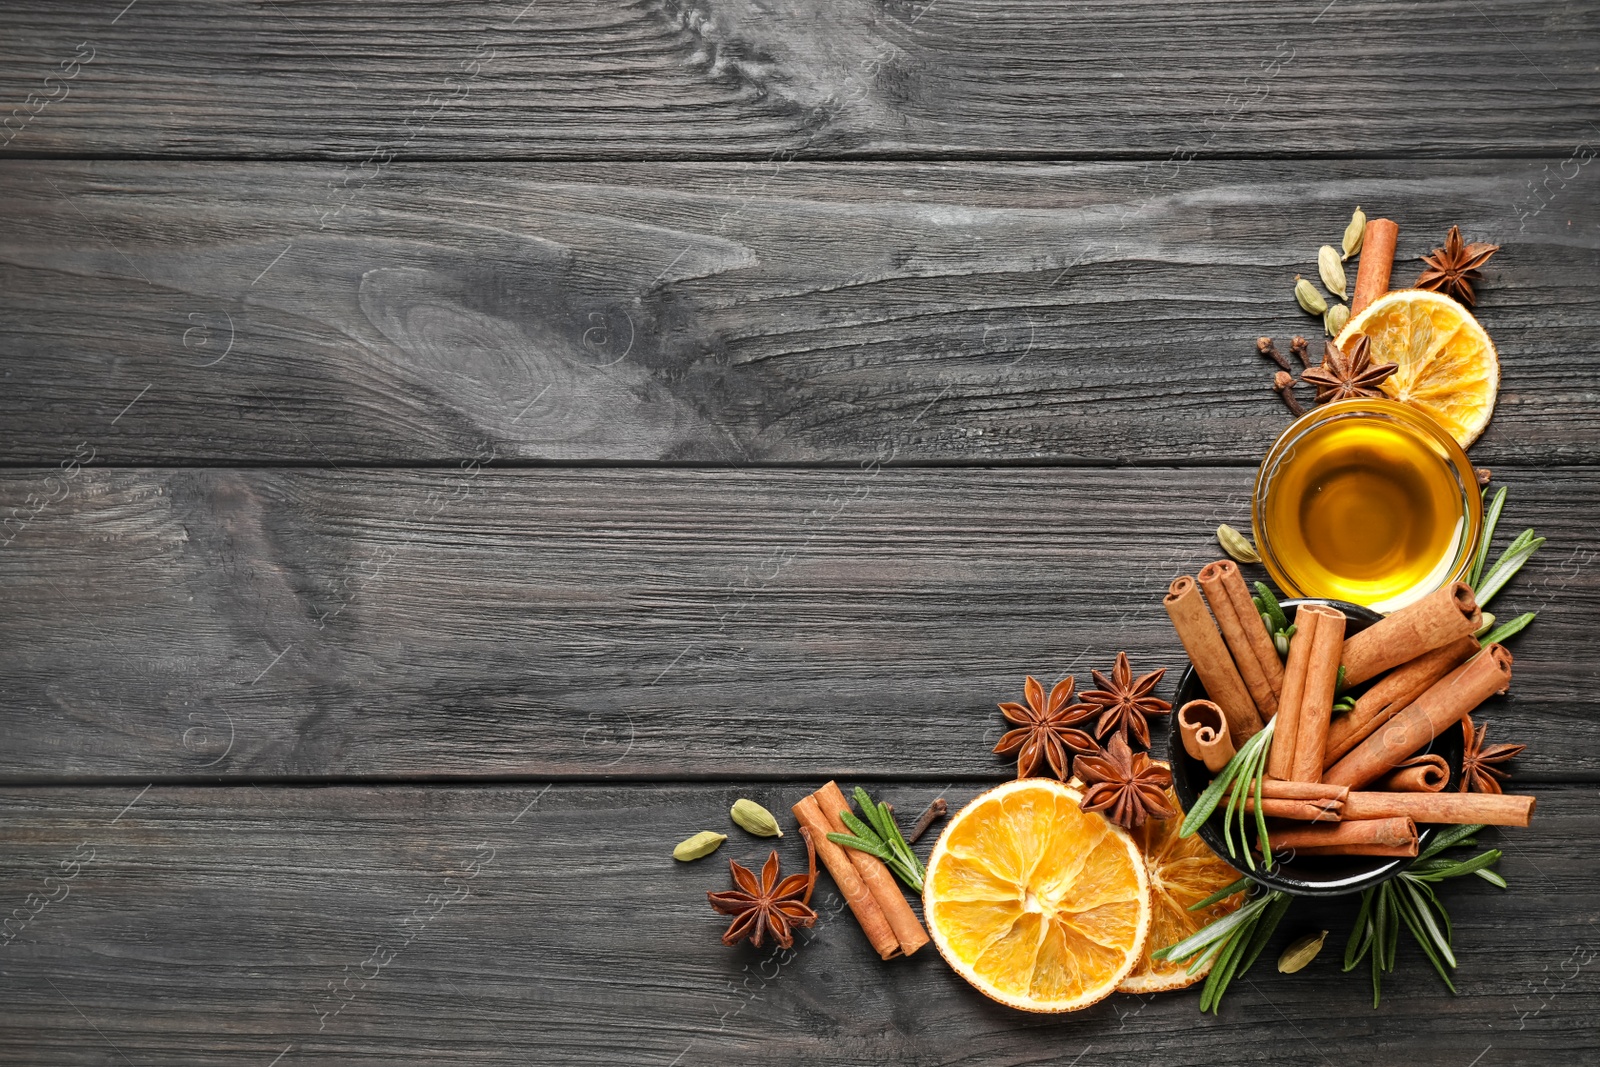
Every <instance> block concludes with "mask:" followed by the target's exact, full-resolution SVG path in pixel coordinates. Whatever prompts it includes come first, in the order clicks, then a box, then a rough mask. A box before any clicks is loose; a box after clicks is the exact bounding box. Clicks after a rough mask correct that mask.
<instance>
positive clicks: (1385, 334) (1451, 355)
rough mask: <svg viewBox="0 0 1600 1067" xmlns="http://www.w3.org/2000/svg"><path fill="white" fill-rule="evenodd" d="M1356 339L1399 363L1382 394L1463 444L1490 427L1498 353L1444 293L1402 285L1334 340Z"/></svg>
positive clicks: (1375, 356)
mask: <svg viewBox="0 0 1600 1067" xmlns="http://www.w3.org/2000/svg"><path fill="white" fill-rule="evenodd" d="M1360 336H1365V337H1366V338H1367V339H1368V340H1369V341H1370V342H1371V345H1372V347H1371V348H1370V350H1369V355H1371V357H1372V362H1374V363H1397V364H1399V366H1400V369H1399V370H1398V371H1396V372H1395V373H1394V375H1393V376H1392V377H1391V378H1389V380H1388V381H1386V382H1384V383H1383V385H1382V387H1381V388H1382V389H1383V391H1384V392H1385V393H1387V394H1388V395H1389V396H1391V397H1393V398H1394V399H1396V400H1398V401H1400V402H1401V403H1403V404H1410V405H1411V406H1412V407H1414V408H1420V409H1421V410H1423V411H1425V412H1427V413H1428V414H1429V415H1431V416H1433V418H1434V419H1435V421H1437V422H1438V423H1439V424H1440V425H1441V426H1443V427H1444V428H1445V429H1446V430H1448V431H1449V432H1450V436H1452V437H1454V438H1455V439H1456V443H1457V444H1459V445H1460V446H1461V447H1462V448H1466V447H1467V446H1468V445H1470V444H1472V442H1474V441H1476V440H1477V439H1478V436H1479V435H1480V434H1482V433H1483V430H1484V427H1486V426H1488V425H1489V416H1491V415H1493V414H1494V400H1495V396H1496V394H1498V393H1499V391H1500V357H1499V355H1498V354H1497V353H1496V352H1495V348H1494V342H1493V341H1491V340H1489V335H1488V334H1487V333H1485V332H1484V329H1483V327H1482V326H1480V325H1478V320H1477V319H1475V318H1473V317H1472V312H1470V311H1468V310H1467V309H1466V308H1465V307H1463V306H1462V305H1461V304H1459V303H1457V302H1456V301H1455V300H1452V299H1451V298H1450V297H1448V296H1445V295H1443V294H1442V293H1430V292H1427V291H1426V290H1422V289H1401V290H1398V291H1396V292H1393V293H1389V294H1387V295H1385V296H1380V297H1379V298H1378V299H1376V300H1374V301H1373V302H1372V303H1371V305H1369V306H1368V307H1367V308H1366V309H1364V310H1363V311H1362V312H1361V314H1359V315H1357V316H1356V317H1355V318H1353V319H1351V320H1350V322H1349V323H1348V324H1347V325H1346V326H1345V328H1344V329H1343V330H1341V331H1340V332H1339V338H1338V345H1339V347H1340V348H1344V347H1345V345H1346V343H1347V342H1349V341H1352V340H1354V339H1355V338H1356V337H1360Z"/></svg>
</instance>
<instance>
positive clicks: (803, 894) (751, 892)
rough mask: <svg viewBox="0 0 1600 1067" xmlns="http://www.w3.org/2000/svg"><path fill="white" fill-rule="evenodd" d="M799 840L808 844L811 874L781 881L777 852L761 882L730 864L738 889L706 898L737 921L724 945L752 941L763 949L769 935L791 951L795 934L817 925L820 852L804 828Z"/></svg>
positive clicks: (728, 933)
mask: <svg viewBox="0 0 1600 1067" xmlns="http://www.w3.org/2000/svg"><path fill="white" fill-rule="evenodd" d="M800 836H801V837H803V838H805V842H806V854H807V856H808V858H809V863H810V868H811V869H810V871H809V873H806V874H791V875H790V876H789V877H787V878H785V879H783V880H782V881H779V880H778V850H777V849H773V850H772V855H770V856H768V857H767V862H766V865H765V866H763V867H762V868H761V881H760V882H757V881H756V876H755V875H753V874H751V873H750V871H749V870H748V869H747V868H745V867H742V866H740V865H739V864H738V862H736V861H734V860H729V861H728V869H729V871H730V872H731V873H732V874H733V882H734V885H736V886H737V887H738V888H737V889H730V890H727V891H725V892H722V893H707V894H706V898H707V899H708V900H710V901H711V906H712V907H713V908H715V909H716V910H717V911H719V912H721V913H722V914H724V915H732V916H733V917H734V918H733V922H731V923H729V924H728V930H727V932H726V933H724V934H723V935H722V943H723V944H724V945H736V944H738V943H739V942H740V941H741V940H742V939H744V938H749V939H750V943H751V944H752V945H754V946H755V947H756V948H760V947H761V942H762V941H763V940H764V939H765V938H766V935H767V934H768V933H771V934H772V939H773V940H774V941H776V942H777V943H778V944H779V945H780V946H781V947H783V948H792V947H794V931H795V930H796V929H798V928H801V927H806V926H810V925H812V924H813V923H815V922H816V921H817V913H816V912H814V911H812V910H811V908H810V903H811V888H812V887H813V886H814V885H816V882H817V850H816V847H815V846H814V845H813V844H812V841H811V834H810V833H809V832H807V830H806V829H805V827H801V828H800Z"/></svg>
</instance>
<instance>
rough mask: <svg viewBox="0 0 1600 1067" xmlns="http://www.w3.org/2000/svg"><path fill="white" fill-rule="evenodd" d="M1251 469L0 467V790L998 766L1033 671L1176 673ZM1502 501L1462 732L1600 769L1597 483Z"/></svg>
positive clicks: (1574, 476) (1544, 476)
mask: <svg viewBox="0 0 1600 1067" xmlns="http://www.w3.org/2000/svg"><path fill="white" fill-rule="evenodd" d="M1251 475H1252V472H1251V471H1249V470H1244V469H1238V468H1223V469H1181V470H1166V469H1149V470H1122V471H1106V470H1068V471H1063V470H1040V469H971V470H959V469H956V470H939V469H924V470H896V469H890V468H882V469H868V470H845V471H834V470H820V471H787V470H774V471H661V470H634V469H615V470H584V469H576V470H518V471H504V472H497V471H493V470H479V471H475V472H474V471H468V472H459V471H458V472H454V473H451V472H442V471H432V472H417V471H361V472H356V471H346V472H342V473H340V472H330V471H318V470H295V471H282V470H278V471H272V470H253V471H238V470H211V469H203V470H97V469H95V468H93V467H89V468H83V469H81V470H79V471H78V472H77V473H76V475H75V476H74V477H70V478H68V477H63V478H62V479H61V480H60V481H59V482H57V483H51V482H48V481H47V480H46V479H45V477H44V475H43V474H41V473H39V472H31V471H29V472H8V473H6V474H5V475H3V476H0V515H3V514H8V513H9V512H8V510H7V508H8V507H11V506H22V505H25V504H26V501H27V499H28V497H27V495H28V494H33V497H34V499H35V500H36V501H38V502H39V503H41V504H42V505H43V506H42V507H41V508H40V509H39V510H38V512H37V514H36V515H33V516H32V517H31V521H28V522H26V523H25V524H21V525H19V526H17V527H16V528H15V536H14V537H13V538H12V540H11V542H10V543H9V544H8V545H6V546H5V547H4V548H3V549H0V588H4V589H5V590H6V599H7V609H6V611H5V612H4V613H0V691H3V693H4V696H5V700H6V704H7V707H8V708H10V709H11V712H10V714H9V716H8V728H7V732H6V743H5V745H4V746H0V774H4V775H6V776H8V777H10V778H12V779H13V780H15V779H16V778H19V777H27V778H32V779H37V778H40V777H44V776H55V775H122V776H130V777H138V778H140V779H141V780H148V778H149V777H163V776H173V775H205V776H211V775H249V776H312V777H316V776H366V775H375V776H419V775H475V776H484V775H507V774H511V775H535V776H546V775H585V776H593V775H601V774H605V775H653V776H657V777H674V776H676V777H698V776H701V775H706V774H717V775H741V774H748V775H772V774H780V775H792V774H810V775H814V774H823V773H834V772H838V773H846V772H848V773H872V772H875V773H879V774H882V773H884V772H885V769H886V768H894V769H896V770H897V771H898V772H901V773H905V774H912V775H927V776H930V777H932V776H936V775H959V776H963V777H982V776H990V775H992V776H995V777H1000V776H1003V775H1004V773H1005V771H1006V765H1005V763H1004V761H1002V760H1001V759H1000V758H999V757H996V756H993V755H992V754H991V753H990V749H991V747H992V746H993V745H994V743H995V741H996V740H997V739H998V736H999V733H1000V731H1001V728H1002V721H1001V719H1000V716H999V715H998V713H997V712H996V711H995V708H994V705H995V702H996V701H998V700H1008V699H1015V698H1016V695H1017V694H1018V693H1019V692H1020V686H1021V683H1022V679H1023V675H1024V674H1026V673H1032V674H1036V675H1039V676H1041V677H1043V678H1046V679H1053V678H1055V677H1057V676H1059V675H1061V674H1064V673H1068V672H1076V673H1077V674H1078V675H1079V676H1080V677H1081V678H1084V679H1087V676H1088V670H1089V668H1090V667H1100V668H1101V669H1109V667H1110V664H1111V661H1112V659H1113V657H1114V655H1115V653H1116V651H1118V650H1119V649H1126V650H1127V651H1128V652H1129V654H1130V655H1131V656H1132V657H1133V661H1134V664H1135V666H1137V667H1139V668H1140V669H1153V668H1155V667H1158V666H1175V665H1177V664H1178V663H1179V662H1180V661H1179V658H1178V657H1179V656H1180V655H1181V653H1180V651H1179V646H1178V643H1177V641H1176V640H1175V639H1174V637H1173V635H1172V633H1171V629H1170V626H1169V624H1168V622H1167V620H1166V617H1165V614H1164V613H1163V612H1162V610H1161V607H1160V598H1161V595H1162V593H1163V592H1164V591H1165V588H1166V584H1167V582H1168V581H1169V580H1170V579H1171V578H1172V577H1173V576H1174V575H1176V574H1179V573H1182V572H1184V571H1188V572H1189V573H1193V570H1194V568H1196V567H1198V566H1200V565H1201V564H1203V563H1204V562H1206V561H1207V560H1209V559H1213V558H1216V556H1217V554H1218V550H1217V548H1216V546H1215V542H1214V540H1213V531H1214V530H1215V528H1216V525H1217V524H1218V523H1219V522H1230V523H1233V524H1235V525H1236V526H1239V527H1241V528H1248V525H1249V523H1248V499H1249V493H1250V487H1251ZM1508 484H1509V485H1510V486H1511V498H1510V499H1511V503H1510V505H1509V508H1508V510H1507V513H1506V515H1505V518H1504V520H1503V525H1504V526H1505V530H1506V532H1505V534H1504V535H1503V536H1502V541H1504V540H1506V539H1508V538H1509V536H1510V535H1511V533H1513V532H1514V531H1516V530H1519V529H1521V528H1522V527H1523V526H1525V525H1531V526H1534V527H1536V528H1538V530H1539V531H1540V532H1541V533H1543V534H1545V535H1547V536H1548V537H1549V538H1550V543H1549V545H1548V546H1547V547H1546V548H1545V549H1544V551H1543V552H1541V553H1540V554H1539V555H1538V556H1537V557H1536V558H1535V559H1534V561H1533V562H1532V563H1531V564H1529V566H1528V568H1527V569H1526V570H1525V571H1524V573H1523V574H1521V575H1519V576H1518V577H1517V578H1516V579H1515V580H1514V581H1513V582H1512V584H1511V585H1510V586H1508V587H1507V589H1506V590H1505V591H1504V592H1503V593H1502V594H1501V595H1500V598H1499V599H1497V600H1496V601H1495V602H1494V604H1493V605H1492V607H1493V610H1495V611H1497V612H1500V613H1501V614H1502V615H1503V616H1504V617H1507V618H1509V617H1511V616H1512V615H1513V614H1515V613H1518V612H1521V611H1529V610H1537V611H1539V612H1540V613H1541V614H1540V618H1539V620H1538V621H1537V622H1536V623H1535V624H1534V626H1533V628H1532V629H1530V630H1528V631H1526V632H1525V633H1524V634H1523V635H1521V636H1520V637H1518V638H1515V639H1514V645H1513V647H1514V651H1515V652H1516V655H1517V667H1516V670H1517V684H1516V686H1515V689H1514V692H1513V693H1512V694H1511V695H1510V696H1509V697H1507V698H1497V700H1496V702H1495V705H1494V706H1493V707H1492V708H1490V709H1489V710H1488V711H1487V713H1486V714H1485V715H1484V716H1483V717H1484V718H1485V720H1486V721H1488V722H1491V723H1492V724H1493V725H1494V734H1495V735H1497V736H1499V737H1500V738H1501V739H1503V740H1516V741H1523V742H1526V743H1528V744H1529V746H1530V747H1529V751H1528V753H1527V754H1526V755H1525V756H1524V757H1522V758H1520V759H1519V761H1518V770H1517V773H1518V775H1519V777H1520V778H1522V779H1525V780H1535V781H1536V780H1586V781H1593V780H1595V779H1596V778H1597V777H1600V757H1597V756H1596V753H1597V752H1600V725H1597V724H1600V705H1597V698H1596V696H1595V694H1596V691H1597V681H1600V679H1597V676H1596V668H1595V665H1594V664H1595V661H1594V657H1593V656H1592V655H1591V654H1590V649H1591V645H1592V633H1591V629H1592V624H1591V615H1592V613H1591V612H1590V611H1589V610H1588V605H1590V604H1592V603H1594V598H1595V596H1596V584H1597V582H1600V577H1597V572H1596V569H1595V567H1594V565H1593V564H1594V561H1595V559H1596V558H1597V553H1600V541H1597V535H1596V532H1595V522H1594V516H1593V510H1592V508H1589V507H1586V506H1582V505H1581V502H1584V501H1592V500H1594V499H1596V497H1597V494H1600V471H1596V470H1594V469H1591V468H1582V469H1575V470H1569V471H1557V472H1529V471H1517V472H1514V474H1513V475H1512V477H1511V478H1510V479H1509V482H1508ZM24 517H25V518H26V517H27V516H26V515H24ZM1176 680H1177V679H1176V677H1175V676H1174V677H1172V678H1169V679H1168V680H1167V681H1166V682H1165V683H1164V684H1163V687H1162V690H1161V691H1162V692H1163V693H1167V692H1170V690H1171V687H1172V685H1173V684H1174V683H1175V682H1176ZM930 738H937V739H938V741H937V743H936V744H933V745H930V744H929V739H930Z"/></svg>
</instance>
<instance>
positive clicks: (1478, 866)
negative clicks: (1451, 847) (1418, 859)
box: [1408, 848, 1502, 882]
mask: <svg viewBox="0 0 1600 1067" xmlns="http://www.w3.org/2000/svg"><path fill="white" fill-rule="evenodd" d="M1501 855H1502V853H1501V852H1500V850H1499V849H1497V848H1491V849H1490V850H1489V851H1487V852H1480V853H1478V854H1477V855H1476V856H1474V857H1472V858H1471V859H1470V860H1462V861H1460V862H1459V863H1458V862H1454V861H1451V860H1430V861H1429V865H1428V867H1427V869H1425V870H1422V871H1418V870H1417V869H1416V864H1412V865H1411V868H1410V869H1409V871H1408V873H1409V874H1410V875H1411V877H1413V878H1415V879H1417V880H1418V881H1423V882H1442V881H1444V880H1445V879H1446V878H1460V877H1461V876H1462V875H1464V874H1476V873H1478V872H1479V871H1481V870H1482V869H1483V868H1485V867H1490V866H1493V865H1494V864H1496V863H1498V862H1500V857H1501ZM1436 863H1443V864H1444V866H1443V867H1436V866H1433V865H1434V864H1436Z"/></svg>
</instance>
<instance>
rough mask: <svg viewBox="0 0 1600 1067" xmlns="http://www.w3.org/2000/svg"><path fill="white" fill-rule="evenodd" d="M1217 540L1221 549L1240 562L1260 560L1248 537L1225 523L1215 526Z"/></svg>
mask: <svg viewBox="0 0 1600 1067" xmlns="http://www.w3.org/2000/svg"><path fill="white" fill-rule="evenodd" d="M1217 541H1218V543H1219V544H1221V545H1222V551H1224V552H1226V553H1227V554H1228V555H1230V556H1232V557H1233V558H1234V559H1235V560H1237V561H1239V562H1240V563H1260V562H1261V557H1260V556H1259V555H1257V554H1256V549H1255V546H1254V545H1252V544H1251V543H1250V539H1249V538H1248V537H1246V536H1245V535H1244V534H1242V533H1240V532H1239V531H1238V530H1235V529H1234V528H1233V527H1232V526H1229V525H1228V524H1227V523H1223V524H1222V525H1221V526H1218V527H1217Z"/></svg>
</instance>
